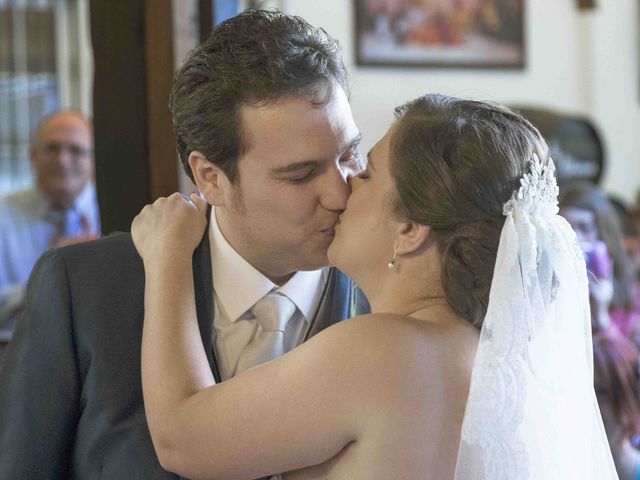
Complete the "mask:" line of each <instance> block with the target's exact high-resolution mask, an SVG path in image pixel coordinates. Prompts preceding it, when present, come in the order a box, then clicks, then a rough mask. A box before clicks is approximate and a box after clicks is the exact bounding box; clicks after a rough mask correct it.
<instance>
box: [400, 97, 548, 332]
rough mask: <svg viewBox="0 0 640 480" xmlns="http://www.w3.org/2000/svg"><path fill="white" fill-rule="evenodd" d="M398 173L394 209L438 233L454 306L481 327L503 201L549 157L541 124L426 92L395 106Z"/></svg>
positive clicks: (445, 280) (443, 278)
mask: <svg viewBox="0 0 640 480" xmlns="http://www.w3.org/2000/svg"><path fill="white" fill-rule="evenodd" d="M395 113H396V117H397V118H398V120H397V122H396V125H395V129H394V131H393V134H392V138H391V167H390V168H391V176H392V177H393V178H394V181H395V187H396V193H395V195H394V198H393V199H392V202H393V208H394V211H395V213H396V214H397V215H398V216H399V217H400V218H401V219H403V220H406V221H410V222H413V223H418V224H421V225H428V226H430V227H431V229H432V231H433V232H434V234H435V238H436V243H437V249H438V254H439V256H440V264H441V272H440V273H441V282H442V286H443V288H444V294H445V297H446V300H447V302H448V304H449V305H450V307H451V308H452V309H453V310H454V311H455V313H456V314H457V315H458V316H459V317H460V318H462V319H464V320H466V321H468V322H470V323H472V324H474V325H476V326H477V327H480V326H481V325H482V322H483V320H484V316H485V314H486V312H487V305H488V303H489V289H490V287H491V280H492V278H493V269H494V265H495V262H496V254H497V251H498V243H499V240H500V234H501V231H502V226H503V225H504V220H505V217H504V215H503V211H502V210H503V205H504V204H505V203H506V202H507V201H508V200H509V199H510V198H511V195H512V193H513V192H514V190H517V189H518V188H519V186H520V178H521V177H522V176H523V175H524V174H525V173H527V172H528V166H529V161H530V160H531V159H532V158H533V154H534V153H537V154H538V156H539V158H540V159H541V160H542V161H543V162H546V161H547V158H548V148H547V145H546V143H545V141H544V140H543V138H542V136H541V135H540V133H539V132H538V130H537V129H536V128H535V127H534V126H533V125H531V123H529V122H528V121H527V120H525V119H524V118H523V117H522V116H520V115H518V114H516V113H514V112H512V111H510V110H509V109H508V108H506V107H503V106H500V105H495V104H492V103H487V102H479V101H472V100H461V99H457V98H452V97H447V96H443V95H435V94H434V95H425V96H424V97H420V98H417V99H415V100H413V101H411V102H409V103H407V104H405V105H403V106H401V107H398V108H396V110H395Z"/></svg>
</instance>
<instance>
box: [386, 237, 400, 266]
mask: <svg viewBox="0 0 640 480" xmlns="http://www.w3.org/2000/svg"><path fill="white" fill-rule="evenodd" d="M397 248H398V242H396V243H395V244H394V245H393V257H391V260H390V261H389V263H387V267H388V268H389V270H391V269H393V268H394V267H395V266H396V250H397Z"/></svg>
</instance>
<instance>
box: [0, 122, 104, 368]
mask: <svg viewBox="0 0 640 480" xmlns="http://www.w3.org/2000/svg"><path fill="white" fill-rule="evenodd" d="M30 156H31V165H32V168H33V173H34V177H35V181H34V184H33V185H32V186H30V187H29V188H27V189H25V190H21V191H18V192H15V193H12V194H9V195H7V196H5V197H3V198H0V363H1V361H2V357H3V356H4V350H5V349H6V345H7V343H8V342H9V340H10V339H11V335H12V332H13V329H14V327H15V323H16V320H17V318H18V316H19V315H20V313H21V311H22V310H23V308H24V302H25V292H26V283H27V279H28V278H29V275H30V274H31V270H32V268H33V266H34V265H35V263H36V260H37V259H38V258H39V257H40V255H42V254H43V253H44V252H45V251H46V250H47V249H48V248H51V247H58V246H62V245H68V244H71V243H77V242H81V241H86V240H90V239H93V238H96V236H97V235H98V232H99V231H100V220H99V214H98V205H97V201H96V192H95V187H94V185H93V181H92V179H93V172H94V166H93V128H92V126H91V123H90V122H89V120H87V119H86V118H85V117H84V116H83V115H82V114H81V113H79V112H76V111H71V110H63V111H58V112H56V113H54V114H52V115H49V116H47V117H45V118H44V119H43V120H42V121H41V122H40V124H39V125H38V127H37V129H36V131H35V134H34V137H33V142H32V146H31V152H30Z"/></svg>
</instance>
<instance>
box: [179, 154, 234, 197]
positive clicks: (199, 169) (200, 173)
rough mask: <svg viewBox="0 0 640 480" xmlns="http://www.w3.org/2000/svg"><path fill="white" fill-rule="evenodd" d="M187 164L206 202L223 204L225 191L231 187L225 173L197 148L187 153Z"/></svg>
mask: <svg viewBox="0 0 640 480" xmlns="http://www.w3.org/2000/svg"><path fill="white" fill-rule="evenodd" d="M189 166H190V167H191V172H192V173H193V179H194V181H195V183H196V186H197V187H198V190H199V191H200V193H202V196H203V197H204V198H205V200H206V201H207V203H210V204H211V205H215V206H218V207H221V206H224V204H225V198H227V197H226V195H225V193H226V192H227V191H229V190H230V189H231V188H232V185H231V182H229V179H228V178H227V176H226V175H225V173H224V172H223V171H222V170H220V168H218V167H217V166H215V165H214V164H213V163H211V162H210V161H209V160H207V158H206V157H205V156H204V154H203V153H201V152H199V151H197V150H194V151H192V152H191V153H190V154H189Z"/></svg>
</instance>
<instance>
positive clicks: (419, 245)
mask: <svg viewBox="0 0 640 480" xmlns="http://www.w3.org/2000/svg"><path fill="white" fill-rule="evenodd" d="M432 237H433V235H432V230H431V227H429V226H427V225H420V224H419V223H413V222H402V223H401V224H400V225H399V227H398V233H397V243H398V247H397V248H396V252H397V253H398V254H399V255H411V254H418V253H420V252H422V251H423V250H424V249H425V248H427V247H428V246H429V244H430V243H431V242H430V240H431V238H432Z"/></svg>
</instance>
